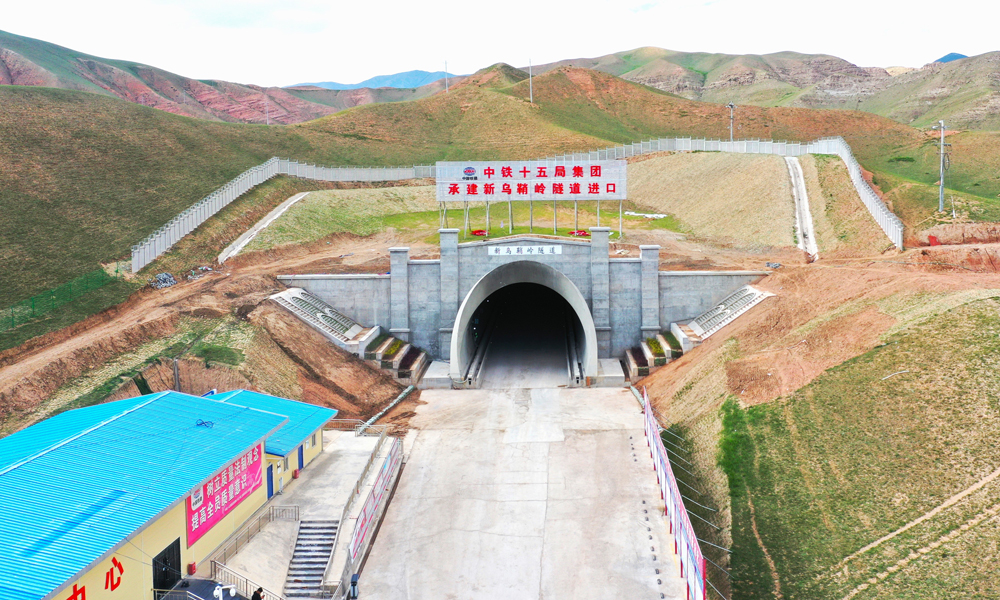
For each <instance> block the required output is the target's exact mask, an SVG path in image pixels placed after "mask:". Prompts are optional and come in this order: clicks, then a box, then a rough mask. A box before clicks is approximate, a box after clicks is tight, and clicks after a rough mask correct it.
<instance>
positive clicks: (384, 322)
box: [278, 227, 767, 360]
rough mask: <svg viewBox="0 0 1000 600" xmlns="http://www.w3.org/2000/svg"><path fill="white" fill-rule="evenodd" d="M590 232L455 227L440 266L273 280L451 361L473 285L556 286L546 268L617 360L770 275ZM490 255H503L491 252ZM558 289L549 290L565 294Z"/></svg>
mask: <svg viewBox="0 0 1000 600" xmlns="http://www.w3.org/2000/svg"><path fill="white" fill-rule="evenodd" d="M591 233H592V241H578V240H562V239H559V240H556V239H546V238H540V237H519V238H502V239H499V240H490V241H485V242H469V243H465V244H459V243H458V230H457V229H443V230H441V240H442V243H441V259H439V260H411V259H410V258H409V249H408V248H392V249H390V261H391V264H392V271H391V275H284V276H280V277H278V279H279V281H281V282H282V283H285V284H286V285H290V286H298V287H301V288H304V289H306V290H307V291H309V292H311V293H313V294H315V295H316V296H318V297H320V298H322V299H323V300H324V301H326V302H327V303H329V304H330V305H331V306H333V307H334V308H336V309H337V310H339V311H341V312H343V313H344V314H345V315H347V316H348V317H350V318H352V319H354V320H355V321H357V322H359V323H362V324H363V325H366V326H372V325H380V326H382V328H383V330H385V331H387V332H391V333H392V334H393V335H395V336H396V337H398V338H400V339H403V340H406V341H408V342H410V343H411V344H414V345H416V346H418V347H420V348H422V349H424V350H426V351H427V352H428V353H430V354H431V356H433V357H434V358H436V359H443V360H451V359H452V358H453V357H452V356H451V352H452V348H453V347H454V344H453V338H454V337H455V336H460V335H462V334H463V333H464V332H459V331H454V332H453V331H452V328H453V327H454V326H455V320H456V317H457V316H458V312H459V308H460V307H461V306H462V305H463V304H464V303H465V302H467V301H469V300H470V292H471V291H472V290H473V289H474V288H475V287H476V284H477V283H479V282H481V281H482V280H483V278H484V277H486V276H487V275H489V274H493V275H495V277H491V278H490V286H489V287H490V288H491V289H494V290H495V289H499V288H500V287H503V286H505V285H509V284H512V283H517V282H519V281H529V280H530V279H524V278H523V276H522V275H523V274H522V273H519V272H517V271H514V270H511V265H512V263H522V265H524V264H526V265H529V267H521V269H522V270H528V271H537V274H538V277H539V278H541V279H539V281H538V283H541V284H542V285H548V286H549V287H553V286H556V283H554V279H553V278H552V277H542V275H541V273H543V272H547V271H549V270H551V273H553V274H556V273H557V274H558V278H564V280H565V284H572V285H571V287H572V288H573V294H572V295H576V294H578V296H576V297H577V299H578V301H579V303H580V305H581V306H583V307H584V309H585V310H586V311H587V313H588V314H589V316H590V319H587V320H590V321H591V322H592V323H593V325H592V327H593V330H594V335H596V341H594V344H593V345H594V347H595V350H596V354H597V357H598V358H612V357H620V356H622V354H624V352H625V351H626V350H627V349H628V348H632V347H635V346H637V345H638V344H639V341H640V340H641V339H643V338H644V337H649V336H651V335H655V334H656V333H657V332H660V331H665V330H667V329H668V328H669V327H670V323H672V322H679V321H688V320H691V319H693V318H695V317H697V316H698V315H700V314H702V313H703V312H705V311H706V310H708V309H710V308H711V307H713V306H715V305H716V304H718V303H719V302H720V301H721V300H722V299H724V298H725V297H726V296H728V295H729V294H731V293H733V292H734V291H736V290H737V289H739V288H740V287H742V286H744V285H747V284H749V283H753V282H754V281H756V280H758V279H760V278H761V277H763V276H764V275H766V274H767V273H766V272H763V271H728V272H727V271H723V272H720V271H659V270H658V269H659V253H660V248H659V246H642V247H641V248H640V256H639V257H638V258H609V257H608V235H609V230H608V228H607V227H595V228H593V229H592V230H591ZM529 246H531V247H538V246H559V247H560V249H561V254H543V255H538V254H532V255H528V254H526V253H525V249H526V248H527V247H529ZM496 248H500V249H501V250H502V253H501V254H496V252H495V249H496ZM507 248H511V252H512V253H511V254H507V253H506V249H507ZM517 248H521V250H522V253H521V254H517ZM491 250H492V251H493V252H491ZM534 265H538V266H542V265H544V268H542V269H535V268H533V267H534ZM543 279H544V281H543ZM559 286H563V287H565V288H566V289H567V290H568V289H569V287H570V286H568V285H564V284H563V283H559ZM559 286H556V287H553V289H556V290H557V291H560V292H561V293H562V291H563V290H562V289H561V288H560V287H559ZM565 295H566V294H564V296H565ZM472 300H475V299H472ZM479 300H480V301H481V300H482V299H479ZM574 308H579V307H578V306H574ZM474 309H475V306H472V307H470V310H474ZM470 314H471V313H470ZM582 321H584V319H581V322H582ZM460 346H462V345H460ZM463 348H464V346H463ZM459 359H461V357H459Z"/></svg>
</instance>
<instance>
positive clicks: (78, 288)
mask: <svg viewBox="0 0 1000 600" xmlns="http://www.w3.org/2000/svg"><path fill="white" fill-rule="evenodd" d="M123 276H124V273H123V272H121V271H119V270H117V269H116V270H115V271H114V272H108V271H106V270H104V269H95V270H93V271H91V272H90V273H84V274H83V275H80V276H79V277H77V278H76V279H73V280H72V281H67V282H66V283H64V284H62V285H60V286H59V287H55V288H52V289H51V290H46V291H44V292H42V293H41V294H36V295H35V296H32V297H31V298H28V299H27V300H21V301H20V302H18V303H17V304H15V305H14V306H11V307H9V308H4V309H0V332H3V331H7V330H8V329H13V328H15V327H19V326H21V325H24V324H25V323H28V322H30V321H32V320H34V319H36V318H38V317H40V316H42V315H44V314H46V313H50V312H52V311H54V310H56V309H57V308H59V307H60V306H62V305H64V304H67V303H69V302H72V301H73V300H76V299H77V298H79V297H81V296H83V295H84V294H86V293H88V292H91V291H93V290H96V289H98V288H102V287H104V286H106V285H107V284H109V283H111V282H112V281H115V280H117V279H121V278H122V277H123Z"/></svg>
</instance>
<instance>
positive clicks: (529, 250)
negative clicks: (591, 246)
mask: <svg viewBox="0 0 1000 600" xmlns="http://www.w3.org/2000/svg"><path fill="white" fill-rule="evenodd" d="M489 254H490V256H542V255H552V254H562V246H490V250H489Z"/></svg>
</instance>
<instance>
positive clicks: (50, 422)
mask: <svg viewBox="0 0 1000 600" xmlns="http://www.w3.org/2000/svg"><path fill="white" fill-rule="evenodd" d="M148 401H149V397H148V396H147V397H144V398H143V397H139V398H129V399H128V400H121V401H120V402H109V403H107V404H96V405H94V406H88V407H87V408H80V409H77V410H72V411H69V412H64V413H59V414H58V415H55V416H53V417H49V418H48V419H45V420H44V421H42V422H40V423H39V424H38V425H35V426H33V427H28V428H27V429H25V430H23V431H21V432H19V433H18V434H17V437H16V438H14V437H13V436H10V437H5V438H0V471H2V470H3V469H6V468H7V467H9V466H10V465H12V464H14V463H15V462H17V461H19V460H22V459H24V458H25V457H27V456H31V455H32V454H35V453H36V452H40V451H42V450H45V449H46V448H48V447H50V446H52V445H53V444H55V443H56V442H61V441H62V440H65V439H66V438H68V437H72V436H74V435H76V434H78V433H80V432H81V431H83V430H84V429H87V428H89V427H93V426H94V425H97V424H98V423H101V422H103V421H106V420H107V419H109V418H111V417H113V416H115V415H119V414H121V413H123V412H125V411H126V410H128V409H130V408H132V407H133V406H136V405H138V404H142V403H143V402H148ZM42 423H44V426H42Z"/></svg>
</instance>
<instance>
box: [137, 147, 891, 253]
mask: <svg viewBox="0 0 1000 600" xmlns="http://www.w3.org/2000/svg"><path fill="white" fill-rule="evenodd" d="M663 151H680V152H699V151H704V152H737V153H742V154H777V155H779V156H802V155H804V154H836V155H837V156H840V157H841V158H842V159H843V160H844V163H845V164H846V165H847V170H848V172H849V173H850V175H851V182H852V183H854V187H855V189H856V190H857V192H858V195H859V196H860V197H861V201H862V202H864V204H865V207H866V208H868V211H869V212H870V213H871V214H872V216H873V217H874V218H875V221H876V222H878V224H879V226H880V227H881V228H882V230H883V231H885V233H886V235H887V236H889V239H890V240H892V242H893V243H894V244H895V245H896V246H897V247H899V248H900V249H902V247H903V224H902V221H900V220H899V218H898V217H897V216H896V215H895V214H893V213H892V211H890V210H889V209H888V208H887V207H886V206H885V203H883V202H882V199H881V198H880V197H879V196H878V194H876V193H875V191H874V190H873V189H872V187H871V186H870V185H869V184H868V182H867V181H865V179H864V177H863V174H862V169H861V165H860V164H858V161H857V160H856V159H855V158H854V154H853V152H851V148H850V146H849V145H848V144H847V142H846V141H844V138H842V137H831V138H821V139H818V140H815V141H813V142H785V141H774V140H735V141H732V142H729V141H725V140H710V139H705V138H659V139H652V140H646V141H642V142H633V143H631V144H623V145H621V146H610V147H608V148H602V149H600V150H590V151H587V152H575V153H570V154H562V155H558V156H552V157H547V158H544V159H542V160H608V159H620V158H630V157H632V156H639V155H641V154H648V153H650V152H663ZM277 175H289V176H292V177H299V178H303V179H313V180H317V181H401V180H404V179H416V178H424V177H435V175H436V168H435V166H434V165H419V166H412V167H323V166H317V165H309V164H305V163H299V162H296V161H294V160H289V159H284V158H277V157H275V158H272V159H270V160H268V161H267V162H265V163H263V164H261V165H259V166H256V167H252V168H250V169H247V170H246V171H244V172H243V173H241V174H240V175H239V176H237V177H236V178H235V179H233V180H232V181H230V182H229V183H227V184H225V185H224V186H222V187H221V188H219V189H218V190H216V191H214V192H212V193H211V194H210V195H208V196H207V197H205V198H203V199H202V200H200V201H199V202H197V203H196V204H194V205H193V206H191V207H190V208H188V209H186V210H184V211H183V212H182V213H181V214H179V215H177V216H176V217H174V218H173V219H171V220H170V222H168V223H167V224H166V225H164V226H162V227H160V228H159V229H157V230H156V231H155V232H153V233H152V234H150V235H149V236H148V237H147V238H146V239H145V240H143V241H142V242H140V243H138V244H136V245H135V246H132V272H133V273H135V272H137V271H139V270H140V269H142V268H143V267H145V266H146V265H148V264H149V263H151V262H153V261H154V260H156V258H157V257H159V256H160V255H162V254H163V253H164V252H166V251H167V250H169V249H170V248H171V247H173V245H174V244H176V243H177V241H178V240H180V239H181V238H183V237H184V236H185V235H187V234H189V233H191V232H192V231H194V230H195V229H196V228H197V227H198V226H199V225H201V224H202V223H204V222H205V221H206V220H208V219H209V218H210V217H212V216H213V215H215V214H216V213H218V212H219V211H220V210H222V209H223V208H225V207H226V206H228V205H229V204H230V203H231V202H232V201H233V200H235V199H236V198H238V197H240V196H241V195H243V194H244V193H246V192H247V191H249V190H251V189H253V188H254V187H255V186H257V185H258V184H261V183H264V182H265V181H267V180H268V179H271V178H272V177H275V176H277Z"/></svg>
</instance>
